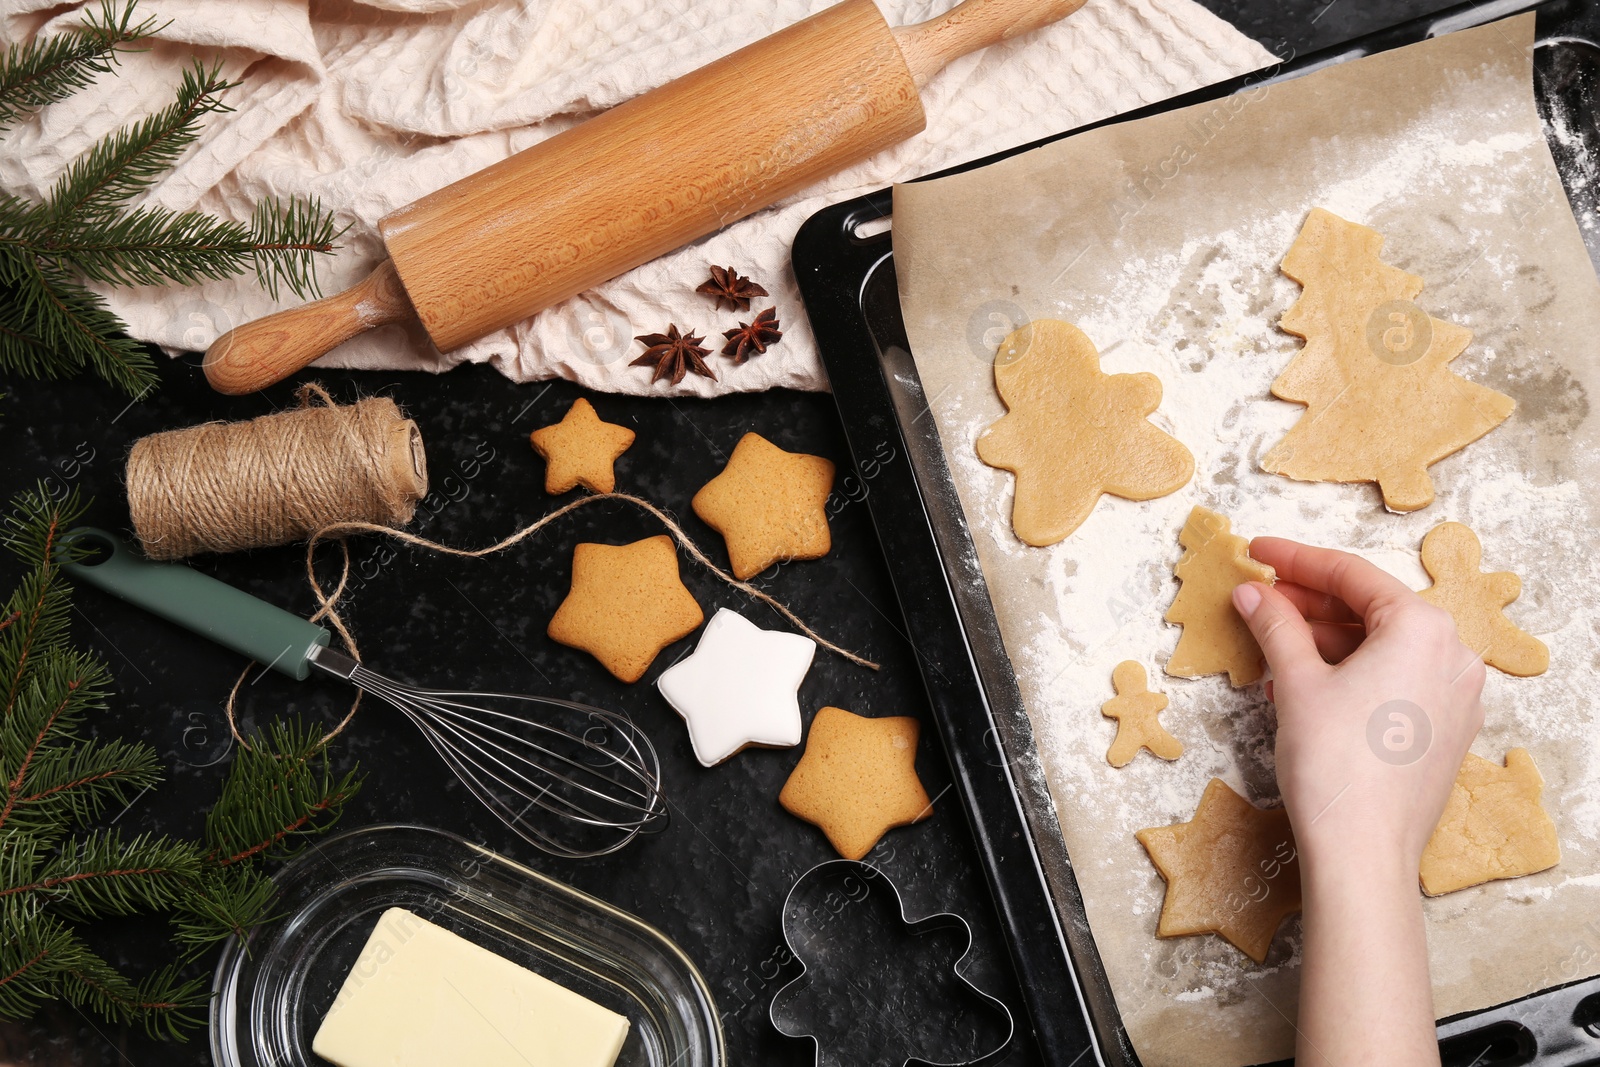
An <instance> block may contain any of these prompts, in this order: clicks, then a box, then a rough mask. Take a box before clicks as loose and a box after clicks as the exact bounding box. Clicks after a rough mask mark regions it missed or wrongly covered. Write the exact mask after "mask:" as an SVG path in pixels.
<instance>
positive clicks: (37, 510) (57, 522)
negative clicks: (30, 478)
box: [0, 482, 86, 724]
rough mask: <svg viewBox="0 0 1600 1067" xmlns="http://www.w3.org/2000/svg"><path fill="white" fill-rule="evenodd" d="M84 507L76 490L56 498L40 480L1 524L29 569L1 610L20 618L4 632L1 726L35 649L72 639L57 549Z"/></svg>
mask: <svg viewBox="0 0 1600 1067" xmlns="http://www.w3.org/2000/svg"><path fill="white" fill-rule="evenodd" d="M85 509H86V505H85V504H84V502H83V498H82V497H81V496H80V495H79V494H78V492H77V490H73V491H72V492H70V493H68V494H67V496H66V497H65V498H63V499H61V500H54V499H52V498H51V496H50V493H49V492H48V491H47V490H46V489H45V487H44V484H43V483H42V482H41V483H40V484H39V485H38V486H37V487H36V488H34V489H32V490H30V491H27V492H23V493H20V494H18V495H17V496H16V497H15V498H13V500H12V508H11V511H10V512H9V513H8V514H7V515H6V517H5V521H4V523H3V524H0V545H4V546H5V547H6V548H7V549H9V550H10V551H11V552H12V553H13V554H15V555H16V556H18V557H19V558H20V559H21V560H22V562H23V564H24V565H26V566H27V567H29V568H30V570H29V573H28V574H27V575H26V576H25V577H24V578H23V580H22V582H21V583H20V584H19V585H18V586H17V588H16V589H15V590H13V591H12V593H11V595H10V596H9V597H8V598H7V599H6V603H5V607H4V608H0V616H5V617H6V618H7V619H10V618H12V617H13V616H15V619H16V621H15V622H9V623H8V624H7V626H6V627H5V628H4V630H0V701H3V702H0V724H4V723H7V722H9V721H10V719H11V715H12V712H13V710H14V709H15V708H16V706H17V699H18V696H19V695H20V693H21V692H22V687H23V684H24V683H25V682H26V680H27V678H28V671H29V668H30V666H31V663H30V659H31V657H32V656H33V652H34V649H35V648H37V647H39V646H55V645H60V644H62V643H64V642H65V641H66V639H67V612H68V610H69V605H68V594H67V593H66V592H65V591H64V590H63V589H61V588H59V587H57V586H56V585H55V579H56V576H57V574H58V573H59V572H58V568H57V565H56V558H55V554H56V546H57V545H58V544H59V542H60V539H61V535H62V534H64V533H66V532H67V530H69V529H71V528H72V526H73V525H74V524H75V523H77V521H78V520H79V519H80V518H81V517H82V516H83V513H84V511H85Z"/></svg>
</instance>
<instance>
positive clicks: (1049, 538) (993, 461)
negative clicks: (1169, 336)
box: [977, 319, 1194, 547]
mask: <svg viewBox="0 0 1600 1067" xmlns="http://www.w3.org/2000/svg"><path fill="white" fill-rule="evenodd" d="M994 384H995V388H996V389H997V390H998V391H999V393H1000V399H1002V400H1004V401H1005V404H1006V409H1007V411H1008V414H1006V415H1005V416H1004V417H1002V418H1001V419H1000V420H999V421H998V422H996V423H995V424H994V425H992V426H990V427H989V428H988V429H987V430H985V431H984V432H983V434H982V436H980V437H979V438H978V445H977V448H978V458H979V459H981V460H983V461H984V462H985V463H987V464H988V465H989V466H991V467H999V468H1000V469H1002V470H1008V471H1010V472H1011V473H1012V474H1014V475H1016V478H1017V491H1016V497H1015V499H1014V500H1013V502H1012V505H1011V527H1012V529H1013V530H1015V531H1016V534H1017V537H1019V538H1020V539H1021V540H1023V541H1024V542H1026V543H1027V544H1030V545H1034V546H1037V547H1044V546H1046V545H1053V544H1055V543H1056V542H1058V541H1061V540H1063V539H1065V538H1066V537H1067V536H1068V535H1069V534H1071V533H1072V531H1074V530H1076V529H1077V528H1078V527H1079V526H1080V525H1082V524H1083V520H1084V519H1086V518H1088V517H1089V513H1090V512H1091V511H1093V510H1094V506H1095V504H1096V502H1098V501H1099V499H1100V496H1101V494H1103V493H1111V494H1114V495H1116V496H1120V497H1124V498H1126V499H1128V500H1151V499H1154V498H1155V497H1158V496H1166V495H1167V494H1168V493H1171V492H1174V491H1176V490H1177V489H1180V488H1182V487H1183V486H1184V485H1185V484H1187V483H1188V481H1189V478H1190V476H1191V475H1193V474H1194V456H1192V455H1190V453H1189V450H1188V449H1187V448H1185V447H1183V444H1182V443H1181V442H1179V441H1178V440H1177V439H1176V438H1173V437H1171V436H1169V435H1167V434H1165V433H1163V432H1162V431H1161V430H1159V429H1157V428H1156V427H1155V426H1153V425H1151V424H1150V422H1149V421H1148V420H1147V419H1146V416H1148V415H1149V414H1150V413H1151V412H1153V411H1155V409H1156V408H1157V406H1159V405H1160V403H1161V379H1159V378H1157V377H1156V376H1155V375H1154V374H1148V373H1145V374H1106V373H1104V372H1102V371H1101V370H1100V354H1099V353H1098V352H1097V351H1096V350H1095V347H1094V343H1093V342H1092V341H1090V340H1089V338H1088V337H1087V336H1085V335H1084V333H1083V331H1082V330H1079V329H1078V328H1077V327H1076V326H1073V325H1071V324H1070V323H1066V322H1061V321H1059V320H1056V319H1039V320H1036V321H1034V322H1031V323H1029V324H1028V325H1026V326H1023V327H1021V328H1020V329H1017V330H1013V331H1012V332H1011V333H1010V334H1009V335H1007V337H1006V339H1005V340H1004V341H1002V342H1001V343H1000V349H999V351H998V352H997V353H996V355H995V361H994Z"/></svg>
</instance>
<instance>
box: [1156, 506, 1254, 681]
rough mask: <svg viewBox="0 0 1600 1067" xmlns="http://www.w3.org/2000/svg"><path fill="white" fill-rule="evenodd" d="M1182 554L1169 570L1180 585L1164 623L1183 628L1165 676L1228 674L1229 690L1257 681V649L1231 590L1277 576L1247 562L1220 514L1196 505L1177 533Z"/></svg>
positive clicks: (1245, 548) (1246, 551)
mask: <svg viewBox="0 0 1600 1067" xmlns="http://www.w3.org/2000/svg"><path fill="white" fill-rule="evenodd" d="M1178 540H1179V541H1180V542H1181V543H1182V545H1183V547H1184V548H1185V549H1186V551H1185V552H1184V554H1183V558H1182V559H1180V560H1178V563H1177V565H1176V566H1174V567H1173V568H1172V571H1173V573H1174V574H1176V575H1177V576H1178V581H1179V582H1180V583H1181V584H1180V586H1179V588H1178V595H1177V596H1176V597H1175V598H1173V601H1172V607H1170V608H1168V609H1167V621H1168V622H1175V623H1177V624H1178V625H1180V626H1182V627H1183V634H1182V636H1180V637H1179V638H1178V647H1177V648H1175V649H1173V650H1172V656H1171V657H1170V658H1169V659H1168V660H1167V668H1166V669H1167V673H1168V674H1170V675H1173V676H1175V677H1178V678H1199V677H1201V676H1202V675H1206V674H1221V673H1222V672H1223V671H1227V672H1228V681H1229V682H1230V683H1232V684H1233V685H1234V686H1235V687H1237V686H1241V685H1249V684H1250V683H1251V682H1253V681H1256V680H1257V679H1258V678H1260V677H1261V675H1262V673H1263V669H1262V666H1261V646H1260V645H1258V644H1256V639H1255V637H1254V636H1252V635H1251V633H1250V627H1248V626H1246V625H1245V622H1244V620H1243V619H1241V618H1240V617H1239V613H1238V612H1237V611H1235V610H1233V587H1234V586H1236V585H1240V584H1242V583H1244V582H1266V583H1267V584H1269V585H1270V584H1272V582H1273V581H1274V580H1275V579H1276V577H1277V575H1276V574H1275V573H1274V572H1273V570H1272V568H1271V567H1269V566H1267V565H1266V564H1265V563H1258V562H1256V561H1255V560H1253V559H1251V558H1250V542H1248V541H1246V540H1245V539H1244V538H1242V537H1240V536H1239V535H1238V534H1235V533H1230V532H1229V523H1228V520H1227V518H1226V516H1223V515H1218V514H1217V513H1216V512H1214V511H1208V510H1206V509H1205V508H1203V507H1200V506H1198V505H1196V506H1195V508H1194V510H1193V511H1191V512H1189V519H1188V521H1187V522H1185V523H1184V524H1183V532H1182V533H1180V534H1179V535H1178Z"/></svg>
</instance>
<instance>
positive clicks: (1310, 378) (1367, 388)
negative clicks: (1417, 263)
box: [1261, 208, 1516, 511]
mask: <svg viewBox="0 0 1600 1067" xmlns="http://www.w3.org/2000/svg"><path fill="white" fill-rule="evenodd" d="M1382 250H1383V237H1382V236H1381V235H1380V234H1378V232H1377V231H1375V230H1371V229H1368V228H1367V227H1365V226H1359V225H1357V224H1355V223H1353V222H1347V221H1345V220H1344V219H1341V218H1340V217H1339V216H1337V215H1334V214H1332V213H1331V212H1327V211H1324V210H1322V209H1321V208H1313V209H1312V211H1311V214H1310V216H1309V217H1308V218H1307V219H1306V222H1305V225H1304V226H1303V227H1302V228H1301V230H1300V236H1299V237H1297V238H1296V239H1295V242H1294V245H1293V246H1292V247H1291V248H1290V249H1289V254H1288V255H1287V256H1285V257H1284V259H1283V273H1285V274H1287V275H1288V276H1289V277H1291V278H1293V279H1294V280H1295V281H1297V282H1299V283H1300V284H1301V285H1302V286H1304V287H1305V291H1304V292H1303V293H1302V294H1301V296H1300V299H1299V300H1297V301H1295V304H1294V306H1293V307H1291V308H1290V309H1289V310H1288V311H1286V312H1284V315H1283V318H1282V319H1280V320H1279V323H1278V324H1279V325H1280V326H1281V327H1282V328H1283V329H1284V330H1285V331H1287V332H1288V333H1292V334H1295V335H1296V336H1298V337H1302V338H1304V339H1305V342H1306V343H1305V347H1304V348H1302V349H1301V350H1300V352H1299V353H1298V354H1297V355H1296V356H1295V357H1294V360H1293V361H1292V362H1291V363H1290V364H1289V366H1288V367H1287V368H1285V370H1284V372H1283V373H1282V374H1280V375H1279V376H1278V380H1277V381H1275V382H1273V383H1272V394H1273V395H1274V396H1276V397H1279V398H1280V399H1283V400H1292V401H1294V402H1296V403H1299V404H1304V405H1306V412H1305V414H1304V415H1303V416H1301V418H1300V421H1299V422H1297V423H1295V425H1294V427H1293V428H1292V429H1291V430H1290V431H1289V432H1288V433H1287V434H1286V435H1285V436H1284V438H1283V440H1282V441H1279V442H1278V443H1277V445H1275V446H1274V447H1273V448H1272V450H1271V451H1270V452H1268V453H1267V454H1266V456H1265V458H1263V459H1262V461H1261V467H1262V469H1263V470H1267V471H1270V472H1272V473H1273V474H1282V475H1285V476H1287V477H1289V478H1294V479H1296V480H1298V481H1302V482H1377V483H1378V488H1379V489H1380V490H1382V492H1383V503H1384V506H1385V507H1387V508H1388V509H1389V510H1390V511H1415V510H1417V509H1418V508H1424V507H1427V506H1428V505H1429V504H1431V503H1432V502H1433V482H1432V480H1431V479H1430V478H1429V477H1428V467H1429V466H1431V465H1432V464H1434V463H1437V462H1438V461H1439V460H1441V459H1444V458H1445V457H1446V456H1448V455H1450V454H1452V453H1454V452H1457V451H1460V450H1461V449H1462V448H1465V447H1466V446H1467V445H1469V444H1471V443H1472V442H1473V441H1476V440H1477V439H1478V438H1480V437H1482V436H1483V435H1484V434H1486V433H1488V432H1489V431H1490V430H1492V429H1494V428H1495V427H1496V426H1498V425H1500V424H1501V423H1502V422H1504V421H1505V420H1506V417H1507V416H1509V415H1510V414H1511V409H1512V408H1513V407H1515V406H1516V405H1515V403H1514V402H1513V401H1512V399H1511V398H1510V397H1508V396H1506V395H1505V394H1503V393H1497V392H1495V391H1494V390H1493V389H1489V388H1487V387H1485V386H1482V385H1478V384H1476V383H1474V382H1469V381H1467V380H1466V379H1465V378H1462V377H1461V376H1460V375H1457V374H1453V373H1451V371H1450V368H1449V364H1450V361H1451V360H1453V359H1455V358H1456V357H1457V356H1459V355H1460V354H1461V352H1462V351H1463V350H1464V349H1465V348H1466V347H1467V343H1468V342H1469V341H1471V340H1472V331H1470V330H1466V329H1463V328H1461V327H1460V326H1456V325H1454V324H1452V323H1449V322H1444V321H1443V320H1441V319H1436V318H1433V317H1431V316H1430V315H1428V314H1427V313H1426V312H1424V311H1423V310H1422V309H1421V308H1419V307H1417V305H1416V304H1414V303H1412V301H1414V300H1415V299H1416V298H1417V296H1418V295H1419V294H1420V293H1421V292H1422V279H1421V278H1418V277H1417V276H1415V275H1413V274H1407V273H1406V272H1405V271H1403V270H1400V269H1399V268H1397V267H1391V266H1389V265H1388V264H1387V263H1385V262H1383V260H1381V259H1379V258H1378V256H1379V253H1380V252H1381V251H1382Z"/></svg>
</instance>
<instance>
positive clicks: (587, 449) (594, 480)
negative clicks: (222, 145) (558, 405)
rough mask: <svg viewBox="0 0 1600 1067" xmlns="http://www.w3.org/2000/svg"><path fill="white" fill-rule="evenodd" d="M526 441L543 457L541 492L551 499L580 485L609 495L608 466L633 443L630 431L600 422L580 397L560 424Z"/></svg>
mask: <svg viewBox="0 0 1600 1067" xmlns="http://www.w3.org/2000/svg"><path fill="white" fill-rule="evenodd" d="M528 440H529V441H531V442H532V443H533V450H534V451H535V452H537V453H539V455H540V456H542V457H543V458H544V462H545V468H544V491H545V492H547V493H549V494H550V495H551V496H557V495H559V494H561V493H565V492H567V491H568V490H570V489H575V488H576V487H578V486H580V485H582V486H586V487H588V488H590V489H593V490H594V491H595V492H597V493H609V492H611V491H612V490H613V489H615V488H616V487H617V475H616V472H615V471H614V470H613V469H612V465H613V464H614V463H616V461H617V457H618V456H620V455H622V454H623V453H624V452H626V451H627V450H628V446H629V445H631V444H633V431H632V430H630V429H628V428H627V427H626V426H618V425H616V424H615V423H611V422H602V421H601V419H600V416H599V415H597V414H595V410H594V405H593V404H591V403H589V402H588V401H587V400H585V399H584V398H583V397H581V396H580V397H579V398H578V399H576V400H574V401H573V402H572V407H570V408H568V409H567V414H566V416H565V417H563V418H562V420H561V421H560V422H557V423H553V424H552V425H549V426H543V427H540V428H539V429H537V430H535V431H533V433H531V434H529V435H528Z"/></svg>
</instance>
